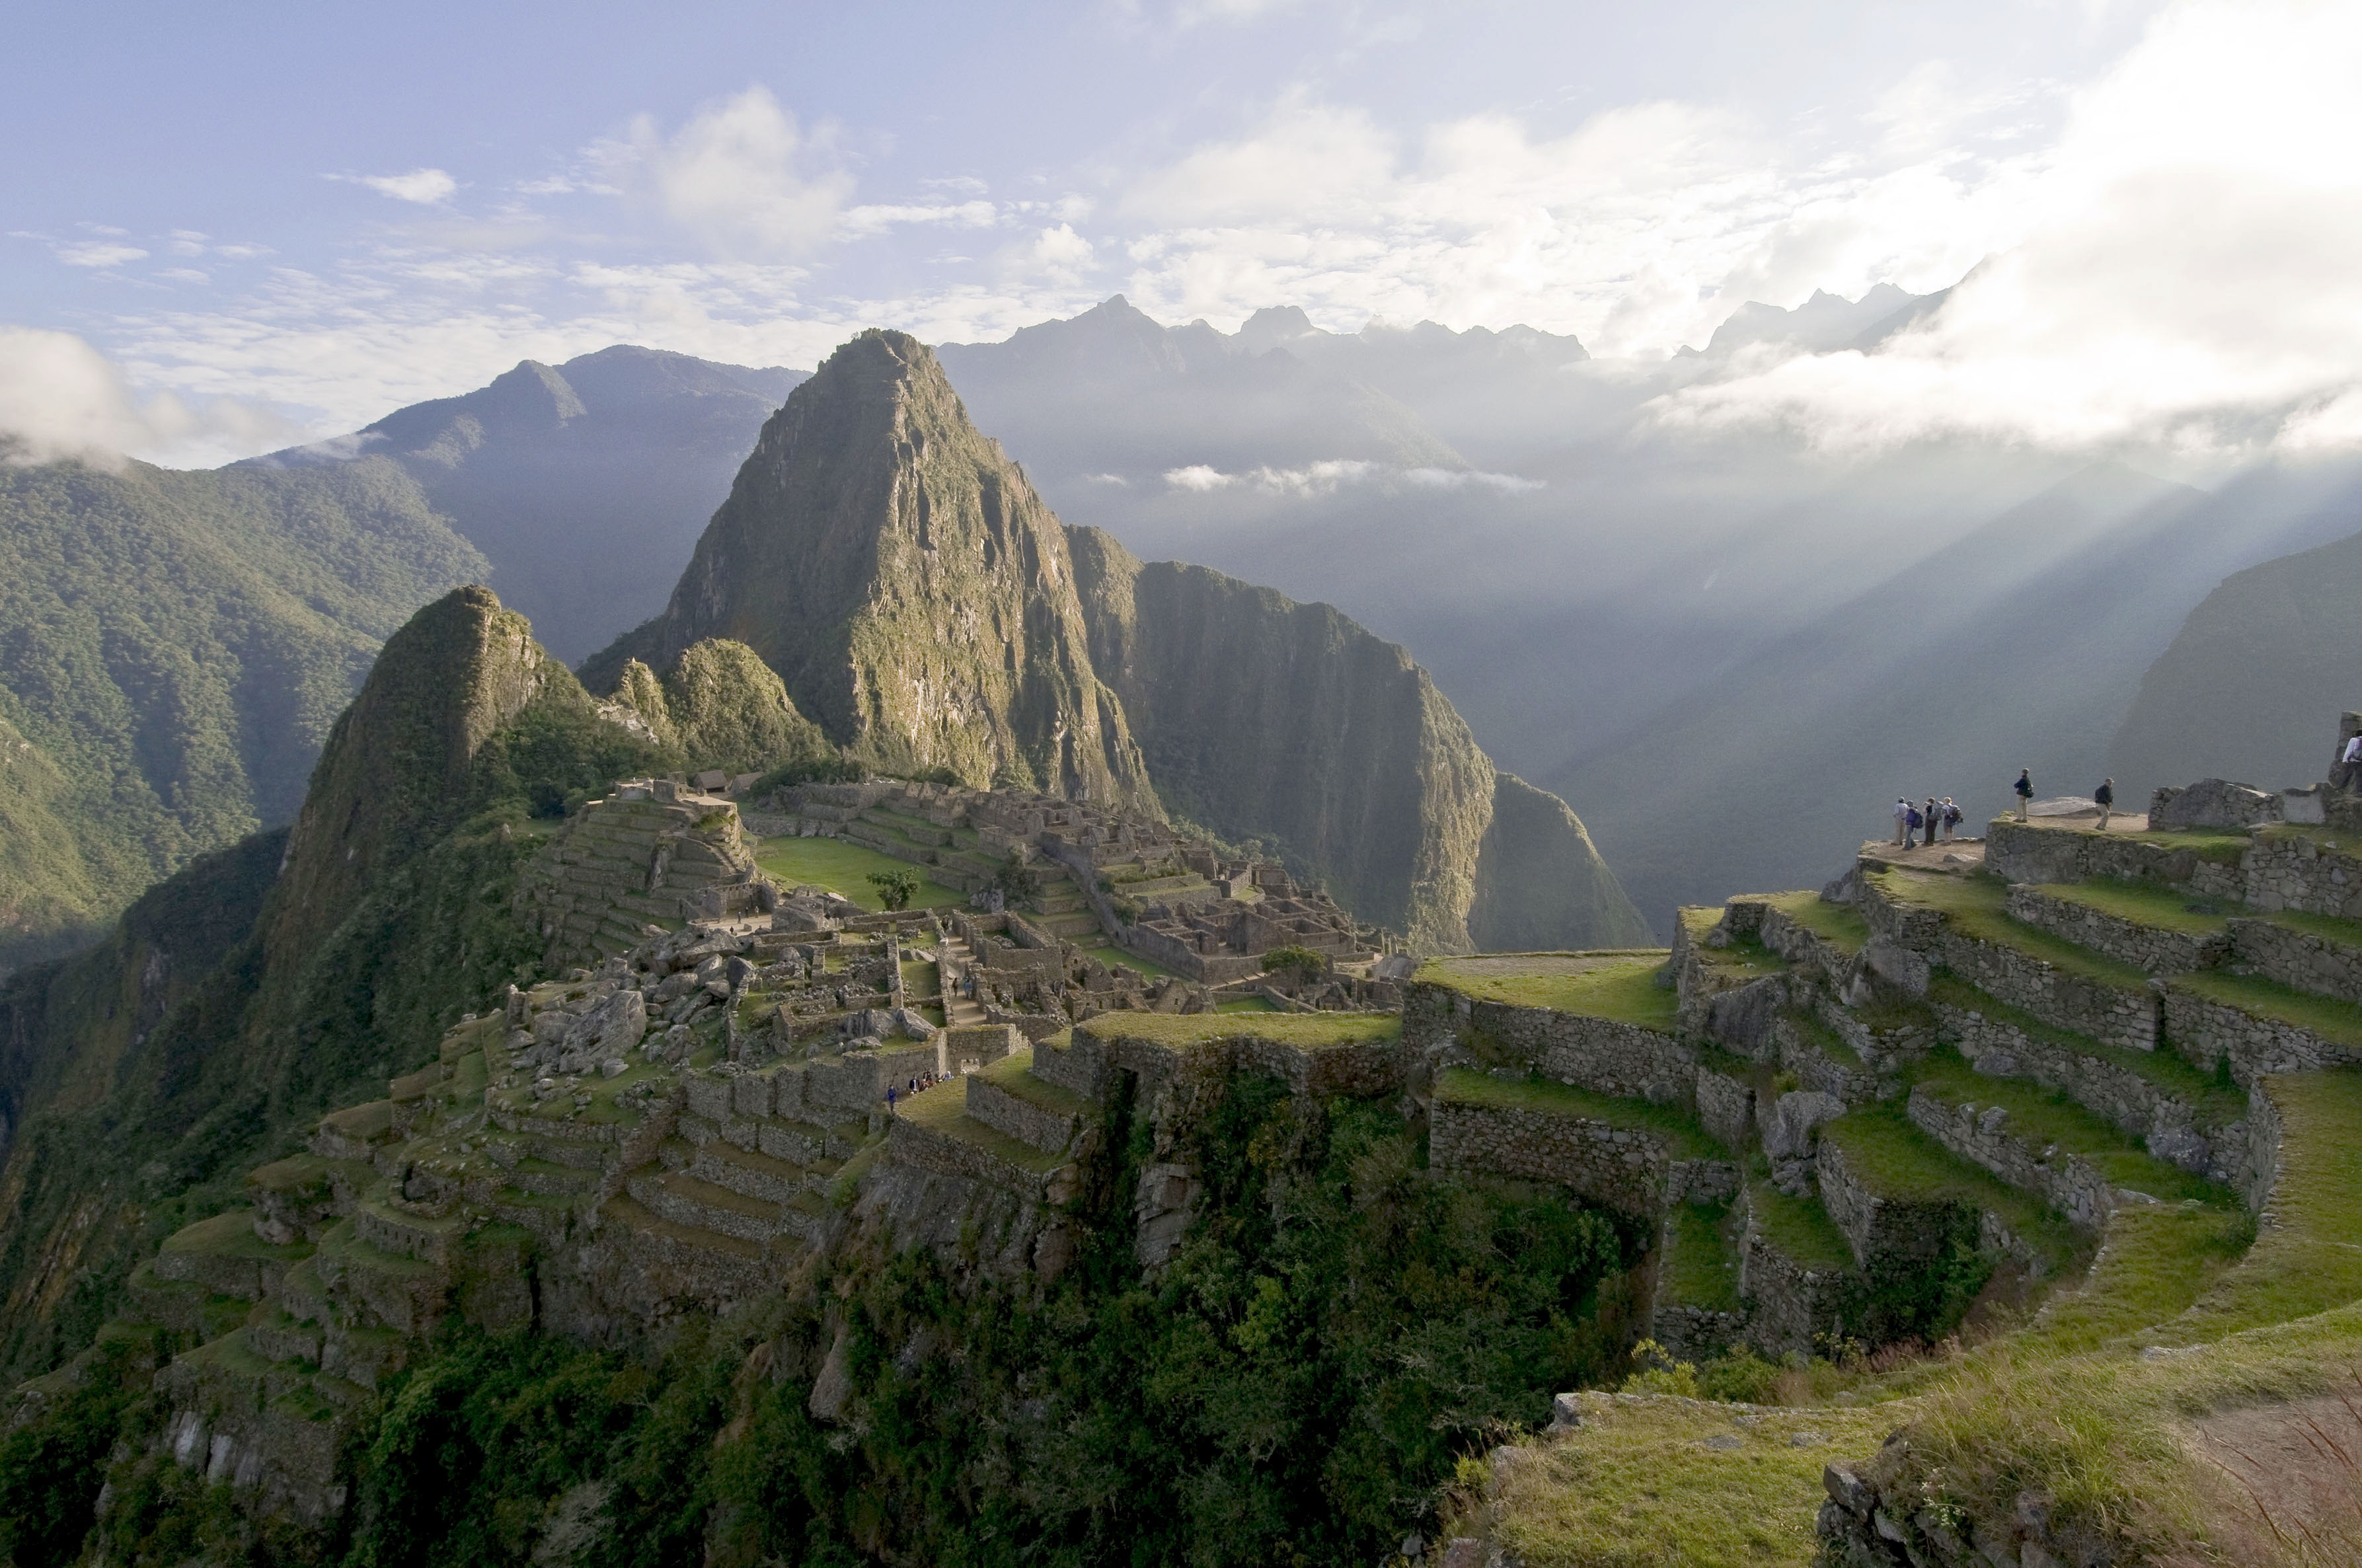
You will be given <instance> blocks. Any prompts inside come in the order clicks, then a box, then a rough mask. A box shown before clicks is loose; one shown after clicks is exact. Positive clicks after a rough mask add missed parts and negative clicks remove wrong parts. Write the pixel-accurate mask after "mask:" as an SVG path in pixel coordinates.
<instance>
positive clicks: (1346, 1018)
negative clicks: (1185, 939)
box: [1077, 1012, 1402, 1051]
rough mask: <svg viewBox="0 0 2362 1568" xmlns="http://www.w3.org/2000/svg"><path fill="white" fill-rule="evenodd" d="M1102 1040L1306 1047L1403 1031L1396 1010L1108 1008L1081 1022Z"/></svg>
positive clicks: (1374, 1040)
mask: <svg viewBox="0 0 2362 1568" xmlns="http://www.w3.org/2000/svg"><path fill="white" fill-rule="evenodd" d="M1077 1027H1079V1028H1081V1029H1083V1030H1084V1031H1086V1032H1089V1033H1092V1034H1096V1035H1098V1036H1099V1037H1100V1038H1101V1039H1105V1040H1113V1039H1123V1040H1145V1041H1147V1042H1148V1043H1151V1044H1153V1045H1170V1046H1175V1047H1177V1048H1185V1049H1186V1048H1187V1047H1188V1046H1191V1045H1205V1044H1210V1043H1213V1042H1214V1041H1217V1040H1269V1041H1272V1042H1274V1043H1277V1044H1281V1045H1294V1046H1296V1047H1297V1048H1298V1049H1300V1050H1305V1051H1319V1050H1324V1049H1328V1048H1330V1047H1333V1046H1338V1045H1373V1044H1382V1043H1385V1042H1386V1041H1389V1040H1394V1039H1396V1038H1398V1037H1399V1036H1400V1035H1401V1033H1402V1015H1401V1014H1400V1013H1394V1012H1274V1013H1267V1014H1264V1015H1261V1016H1258V1017H1257V1018H1256V1020H1255V1021H1254V1022H1253V1023H1251V1024H1242V1023H1239V1022H1237V1021H1235V1019H1234V1018H1233V1017H1232V1016H1231V1015H1227V1014H1223V1013H1209V1012H1199V1013H1188V1014H1182V1013H1172V1012H1105V1013H1101V1014H1100V1015H1099V1016H1098V1017H1097V1018H1094V1019H1091V1020H1089V1021H1087V1022H1085V1023H1082V1024H1080V1025H1078V1026H1077Z"/></svg>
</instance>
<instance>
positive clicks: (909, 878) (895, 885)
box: [869, 871, 919, 910]
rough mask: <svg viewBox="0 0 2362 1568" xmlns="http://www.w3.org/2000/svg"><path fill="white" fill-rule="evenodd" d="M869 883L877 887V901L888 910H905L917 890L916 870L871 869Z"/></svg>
mask: <svg viewBox="0 0 2362 1568" xmlns="http://www.w3.org/2000/svg"><path fill="white" fill-rule="evenodd" d="M869 885H870V886H871V887H873V888H875V889H877V901H878V902H879V903H881V904H884V905H885V906H886V907H887V908H888V909H889V910H906V909H909V908H910V907H911V896H912V895H913V894H915V893H916V892H918V890H919V874H918V873H917V872H916V871H872V872H871V873H869Z"/></svg>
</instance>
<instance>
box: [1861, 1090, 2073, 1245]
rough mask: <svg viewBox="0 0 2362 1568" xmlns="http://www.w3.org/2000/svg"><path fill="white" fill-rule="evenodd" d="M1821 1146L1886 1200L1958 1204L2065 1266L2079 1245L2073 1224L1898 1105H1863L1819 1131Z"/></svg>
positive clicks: (1887, 1102) (1889, 1103) (1888, 1102)
mask: <svg viewBox="0 0 2362 1568" xmlns="http://www.w3.org/2000/svg"><path fill="white" fill-rule="evenodd" d="M1821 1140H1822V1142H1823V1143H1834V1144H1836V1145H1837V1147H1838V1148H1839V1149H1840V1150H1842V1151H1844V1154H1845V1157H1846V1168H1847V1169H1848V1170H1849V1171H1851V1172H1852V1173H1854V1175H1855V1176H1857V1177H1858V1178H1859V1179H1860V1181H1861V1182H1862V1184H1863V1185H1864V1186H1866V1187H1869V1188H1870V1189H1871V1192H1873V1193H1875V1194H1877V1195H1878V1196H1879V1197H1881V1198H1887V1199H1890V1200H1892V1201H1896V1202H1904V1203H1959V1204H1965V1205H1968V1206H1970V1207H1972V1208H1975V1209H1981V1210H1983V1211H1984V1212H1987V1213H1990V1214H1993V1215H1996V1216H1998V1217H1999V1218H2000V1219H2001V1220H2002V1222H2003V1223H2004V1224H2006V1225H2007V1226H2008V1227H2009V1228H2010V1229H2011V1230H2012V1231H2015V1232H2016V1233H2017V1235H2018V1238H2019V1239H2020V1240H2021V1241H2023V1242H2025V1243H2026V1244H2027V1245H2028V1246H2031V1247H2034V1248H2036V1249H2037V1250H2038V1251H2040V1252H2042V1253H2047V1254H2048V1256H2049V1257H2050V1259H2051V1260H2052V1262H2053V1264H2054V1265H2063V1264H2065V1263H2066V1262H2067V1261H2068V1260H2069V1259H2070V1257H2071V1256H2072V1255H2073V1254H2074V1253H2075V1250H2076V1242H2075V1238H2074V1235H2073V1233H2072V1231H2070V1229H2069V1228H2068V1225H2067V1221H2066V1220H2063V1219H2061V1218H2059V1217H2058V1215H2057V1214H2055V1213H2053V1212H2051V1210H2049V1209H2047V1208H2045V1207H2043V1205H2042V1204H2041V1203H2040V1202H2039V1201H2038V1200H2037V1199H2036V1198H2033V1197H2031V1196H2029V1195H2028V1194H2025V1193H2023V1192H2020V1191H2018V1190H2017V1189H2016V1188H2015V1187H2009V1186H2006V1185H2004V1184H2003V1182H2001V1181H2000V1180H1998V1179H1997V1178H1995V1177H1994V1176H1992V1175H1991V1174H1990V1173H1988V1172H1987V1171H1986V1170H1985V1169H1984V1168H1983V1167H1982V1166H1980V1165H1970V1164H1969V1163H1968V1162H1967V1161H1966V1160H1963V1159H1960V1158H1958V1157H1957V1156H1955V1155H1954V1154H1951V1153H1950V1152H1949V1151H1948V1150H1947V1149H1945V1148H1944V1147H1943V1146H1942V1145H1941V1144H1939V1143H1937V1142H1936V1141H1935V1140H1934V1139H1932V1138H1930V1137H1928V1136H1927V1135H1926V1133H1924V1132H1920V1131H1919V1129H1917V1128H1916V1127H1914V1126H1913V1125H1911V1120H1910V1118H1909V1117H1908V1116H1906V1115H1904V1110H1903V1107H1902V1106H1901V1105H1900V1104H1899V1103H1896V1102H1893V1101H1882V1102H1881V1103H1879V1104H1875V1105H1866V1106H1862V1107H1860V1109H1858V1110H1850V1111H1848V1112H1847V1113H1846V1114H1845V1115H1843V1116H1840V1117H1838V1119H1837V1120H1835V1121H1827V1122H1824V1123H1822V1125H1821Z"/></svg>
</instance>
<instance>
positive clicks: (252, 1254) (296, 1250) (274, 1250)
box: [164, 1209, 312, 1263]
mask: <svg viewBox="0 0 2362 1568" xmlns="http://www.w3.org/2000/svg"><path fill="white" fill-rule="evenodd" d="M164 1251H166V1252H168V1253H203V1254H204V1255H206V1256H208V1257H217V1258H270V1259H276V1260H281V1261H284V1262H290V1263H292V1262H294V1261H296V1260H298V1259H301V1258H308V1257H310V1256H311V1255H312V1243H311V1242H288V1243H287V1244H286V1245H284V1246H273V1245H271V1244H270V1242H266V1241H264V1240H263V1239H262V1238H261V1237H259V1236H258V1235H256V1234H255V1233H254V1210H253V1209H225V1210H223V1211H222V1212H221V1213H219V1214H216V1215H215V1216H214V1217H213V1218H212V1219H210V1220H198V1221H197V1222H196V1223H195V1224H193V1225H189V1226H184V1227H183V1228H182V1229H181V1230H178V1231H173V1232H172V1233H171V1235H169V1236H167V1237H165V1238H164Z"/></svg>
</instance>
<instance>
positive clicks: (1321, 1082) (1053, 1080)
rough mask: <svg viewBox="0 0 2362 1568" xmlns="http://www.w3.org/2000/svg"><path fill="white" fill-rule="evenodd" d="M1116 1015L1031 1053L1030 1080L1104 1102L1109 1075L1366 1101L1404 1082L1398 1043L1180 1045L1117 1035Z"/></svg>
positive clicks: (1145, 1082)
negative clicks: (1242, 1077) (1272, 1085)
mask: <svg viewBox="0 0 2362 1568" xmlns="http://www.w3.org/2000/svg"><path fill="white" fill-rule="evenodd" d="M1123 1021H1124V1015H1123V1014H1122V1013H1120V1012H1110V1013H1102V1014H1100V1015H1099V1016H1098V1018H1095V1019H1090V1020H1087V1021H1084V1022H1082V1023H1078V1024H1076V1025H1075V1027H1074V1032H1073V1033H1072V1035H1071V1036H1070V1038H1069V1043H1068V1044H1067V1045H1065V1047H1064V1048H1054V1047H1053V1048H1047V1049H1045V1048H1043V1047H1042V1046H1040V1045H1036V1046H1035V1048H1034V1052H1033V1076H1034V1077H1038V1078H1040V1079H1041V1080H1042V1081H1043V1082H1044V1083H1049V1084H1055V1085H1056V1086H1058V1087H1059V1088H1064V1089H1071V1090H1072V1091H1073V1092H1075V1093H1076V1094H1079V1095H1082V1096H1084V1097H1085V1098H1086V1099H1097V1100H1105V1099H1108V1098H1109V1094H1110V1092H1111V1091H1112V1089H1113V1088H1114V1080H1115V1075H1116V1074H1117V1073H1118V1072H1129V1073H1132V1074H1135V1075H1137V1076H1138V1077H1139V1079H1140V1082H1141V1086H1142V1090H1143V1091H1148V1090H1153V1089H1154V1088H1158V1087H1160V1086H1163V1085H1164V1084H1168V1083H1173V1082H1175V1081H1178V1080H1182V1079H1191V1080H1200V1081H1208V1082H1210V1081H1213V1080H1215V1079H1219V1078H1220V1077H1225V1076H1227V1075H1229V1074H1231V1073H1253V1074H1257V1075H1260V1076H1263V1077H1275V1078H1278V1079H1280V1080H1281V1081H1282V1082H1284V1083H1286V1085H1287V1087H1288V1090H1289V1092H1290V1093H1292V1094H1298V1095H1310V1096H1313V1097H1315V1098H1319V1099H1326V1098H1328V1097H1330V1096H1332V1095H1341V1094H1342V1095H1354V1096H1358V1097H1361V1098H1364V1099H1366V1098H1372V1097H1374V1096H1378V1095H1384V1094H1392V1093H1394V1092H1396V1090H1398V1089H1400V1088H1402V1087H1403V1084H1404V1083H1405V1081H1406V1080H1407V1072H1406V1066H1407V1052H1406V1050H1405V1048H1404V1046H1403V1043H1402V1042H1401V1041H1400V1040H1399V1039H1395V1040H1382V1041H1375V1042H1370V1043H1358V1044H1347V1045H1324V1046H1319V1047H1316V1048H1314V1049H1310V1050H1306V1049H1302V1048H1299V1047H1297V1046H1294V1045H1288V1044H1284V1043H1280V1042H1277V1041H1273V1040H1262V1039H1257V1038H1256V1037H1255V1036H1254V1035H1253V1034H1252V1033H1249V1032H1246V1030H1248V1029H1252V1027H1253V1026H1252V1025H1246V1026H1244V1027H1243V1028H1242V1032H1240V1033H1239V1034H1237V1035H1233V1036H1231V1037H1229V1038H1226V1039H1215V1040H1208V1041H1205V1042H1203V1043H1194V1044H1191V1045H1188V1046H1186V1047H1178V1048H1176V1047H1175V1046H1170V1045H1164V1044H1160V1043H1157V1042H1155V1041H1151V1040H1142V1039H1141V1038H1139V1037H1138V1036H1136V1035H1129V1034H1125V1033H1124V1032H1122V1030H1123Z"/></svg>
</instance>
